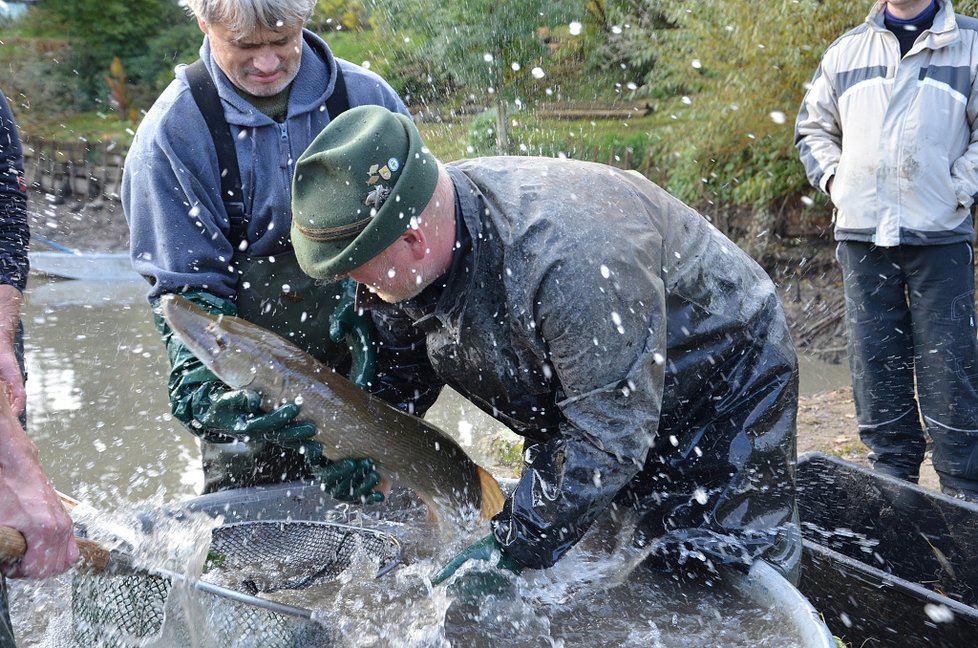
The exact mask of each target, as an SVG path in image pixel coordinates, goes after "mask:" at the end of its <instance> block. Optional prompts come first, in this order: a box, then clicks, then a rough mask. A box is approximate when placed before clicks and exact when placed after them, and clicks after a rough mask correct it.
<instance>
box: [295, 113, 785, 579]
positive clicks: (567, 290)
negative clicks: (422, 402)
mask: <svg viewBox="0 0 978 648" xmlns="http://www.w3.org/2000/svg"><path fill="white" fill-rule="evenodd" d="M292 240H293V244H294V246H295V250H296V254H297V260H298V262H299V265H300V267H301V268H302V269H303V271H304V272H306V273H307V274H309V275H311V276H312V277H315V278H318V279H322V280H327V281H331V280H335V279H337V278H340V277H347V276H349V277H351V278H353V279H354V280H356V281H357V282H358V284H359V289H358V293H357V299H358V306H360V307H363V308H367V309H370V310H372V311H373V313H374V314H375V315H382V316H383V317H382V318H375V321H384V322H386V325H383V326H380V327H379V328H380V329H381V330H380V331H379V334H380V337H381V339H382V342H383V344H389V345H392V346H393V347H394V348H397V347H398V346H399V345H401V346H406V345H407V342H406V340H405V339H402V338H401V337H400V336H401V335H402V332H403V331H407V330H409V329H411V328H412V326H411V325H413V330H415V331H416V330H417V329H420V330H421V331H423V333H424V344H425V345H426V348H425V351H426V354H424V355H425V357H426V362H425V363H424V366H418V365H416V364H415V365H412V366H410V367H405V368H404V370H403V371H400V370H398V369H397V368H392V367H389V368H387V369H385V370H384V371H382V372H380V374H379V375H378V382H377V385H375V388H377V389H384V388H388V387H392V386H397V389H399V390H400V391H401V393H406V394H410V393H423V392H426V391H431V390H437V389H440V388H441V387H442V386H443V385H449V386H451V387H452V388H453V389H455V390H456V391H458V392H459V393H460V394H462V395H463V396H465V397H466V398H468V399H469V400H471V401H472V402H473V403H475V404H477V405H478V406H480V407H481V408H482V409H483V410H485V411H486V412H487V413H489V414H491V415H492V416H493V417H495V418H496V419H498V420H499V421H501V422H503V423H505V424H506V425H508V426H509V427H510V428H511V429H512V430H513V431H515V432H516V433H517V434H520V435H521V436H523V437H524V438H525V443H526V452H525V453H524V462H525V463H524V466H523V472H522V476H521V478H520V480H519V482H518V485H517V486H516V489H515V491H514V492H513V494H512V495H511V496H510V497H509V498H508V499H507V502H506V505H505V507H504V508H503V510H502V512H500V513H499V514H498V515H496V516H495V517H494V518H493V520H492V533H491V535H489V536H487V537H486V538H483V539H481V540H479V541H477V542H475V543H474V544H472V545H470V546H469V547H468V548H466V549H465V550H464V551H462V552H461V554H459V556H458V557H456V559H455V560H453V561H452V562H451V563H449V565H448V566H446V568H445V569H443V570H442V571H441V572H440V573H439V574H438V575H437V576H436V577H435V578H434V581H435V582H436V583H437V582H441V581H443V580H445V579H446V578H448V577H449V576H451V575H452V573H453V572H454V571H455V570H456V569H457V568H458V567H459V566H460V565H461V564H463V563H465V562H466V561H468V560H472V559H480V560H489V559H491V558H492V557H494V556H499V557H500V558H499V560H498V562H497V563H495V565H496V566H502V567H506V568H508V569H509V570H511V571H519V570H520V569H521V568H543V567H548V566H550V565H553V564H554V563H555V562H556V561H557V560H558V559H559V558H560V557H561V556H562V555H563V554H564V553H565V552H567V551H568V550H569V549H570V548H571V547H572V546H573V545H574V544H575V543H576V542H577V541H578V540H579V539H580V538H581V537H582V536H583V534H584V533H585V531H586V530H587V529H588V527H590V526H591V524H592V523H593V522H594V521H595V519H596V518H597V517H598V516H599V515H600V514H601V513H602V512H604V511H605V510H606V509H608V508H609V507H611V506H612V505H618V507H619V510H620V511H621V510H626V511H630V513H629V514H628V515H630V516H632V519H633V520H634V522H635V524H636V531H635V534H634V542H635V543H637V544H639V545H646V544H649V543H655V544H654V546H655V547H656V550H655V551H654V555H655V556H656V559H655V560H654V562H655V563H656V564H658V565H660V566H663V567H669V566H675V565H677V564H678V562H679V560H681V558H680V557H682V556H690V555H701V556H703V557H704V564H713V565H715V564H719V563H726V564H735V565H740V566H744V567H747V566H749V565H750V564H751V562H752V561H754V560H755V559H758V558H763V559H765V560H768V561H769V562H771V563H772V564H773V565H774V566H776V567H777V568H779V569H780V570H781V571H782V572H783V573H784V574H785V575H786V576H788V577H789V578H790V579H792V580H794V581H797V576H798V565H799V562H798V561H799V558H800V549H801V543H800V534H799V529H798V523H797V513H796V507H795V486H794V471H793V465H794V461H795V415H796V410H797V389H798V386H797V362H796V358H795V352H794V348H793V346H792V343H791V340H790V338H789V335H788V330H787V327H786V324H785V319H784V314H783V312H782V309H781V305H780V303H779V301H778V298H777V295H776V292H775V288H774V285H773V284H772V282H771V280H770V279H769V278H768V277H767V275H766V274H765V273H764V271H763V270H761V268H760V267H759V266H758V265H757V264H756V263H755V262H754V261H753V260H751V258H750V257H749V256H748V255H746V254H745V253H744V252H742V251H741V250H739V249H738V248H737V247H736V246H735V245H734V244H733V243H731V242H730V241H729V240H728V239H727V238H725V237H724V236H723V235H722V234H721V233H720V232H718V231H717V230H716V229H715V228H714V227H712V226H711V225H710V224H709V223H708V222H707V221H706V220H704V219H703V218H702V217H701V216H700V215H699V214H697V213H696V212H695V211H693V210H692V209H690V208H689V207H687V206H686V205H684V204H682V203H681V202H680V201H678V200H676V199H675V198H673V197H672V196H670V195H669V194H668V193H666V192H665V191H664V190H663V189H661V188H660V187H658V186H656V185H655V184H653V183H652V182H649V181H648V180H647V179H645V178H644V177H641V176H640V175H639V174H637V173H634V172H628V171H622V170H620V169H616V168H613V167H610V166H605V165H601V164H592V163H585V162H578V161H573V160H556V159H546V158H530V157H494V158H479V159H472V160H464V161H459V162H453V163H451V164H447V165H446V164H441V163H439V162H438V161H437V160H436V159H435V158H434V157H433V156H432V154H431V153H430V152H429V151H428V150H427V149H426V148H425V146H424V144H423V143H422V141H421V138H420V136H419V134H418V131H417V129H416V128H415V126H414V124H413V122H412V121H411V120H410V119H408V118H405V117H404V116H402V115H398V114H395V113H392V112H390V111H387V110H385V109H383V108H379V107H366V106H365V107H361V108H355V109H352V110H350V111H348V112H347V113H344V114H343V115H341V116H340V117H339V118H337V119H336V120H334V121H333V122H331V123H330V124H329V125H328V126H327V127H326V128H325V130H324V131H323V132H322V133H320V134H319V135H318V136H317V137H316V138H315V139H314V140H313V142H312V144H311V145H310V146H309V148H308V149H307V150H306V151H305V153H303V155H302V156H301V157H300V158H299V160H298V161H297V163H296V172H295V176H294V180H293V223H292ZM417 413H419V414H423V413H424V412H423V411H419V412H417Z"/></svg>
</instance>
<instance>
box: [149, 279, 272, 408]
mask: <svg viewBox="0 0 978 648" xmlns="http://www.w3.org/2000/svg"><path fill="white" fill-rule="evenodd" d="M160 308H161V310H162V312H163V318H164V319H165V320H166V323H167V324H168V325H169V326H170V329H171V330H172V331H173V333H174V335H176V336H177V337H178V338H179V339H180V341H181V342H183V344H184V345H185V346H186V347H187V349H189V350H190V352H191V353H192V354H194V356H195V357H196V358H197V359H198V360H200V361H201V362H202V363H203V364H204V366H205V367H207V368H208V369H210V370H211V371H212V372H213V373H214V375H216V376H217V377H218V378H220V379H221V381H223V382H224V383H225V384H227V385H228V386H230V387H233V388H235V389H244V388H247V387H249V386H250V385H251V383H252V382H253V381H254V379H255V376H256V374H257V367H256V365H255V360H256V356H255V354H254V353H253V352H252V351H253V346H252V345H251V344H249V340H248V338H247V336H244V335H242V334H241V332H240V331H236V330H235V326H234V324H235V320H237V318H235V317H228V316H225V315H212V314H211V313H208V312H207V311H205V310H203V309H202V308H200V307H198V306H197V305H195V304H194V303H192V302H190V301H189V300H187V299H185V298H183V297H181V296H179V295H174V294H167V295H163V297H161V298H160Z"/></svg>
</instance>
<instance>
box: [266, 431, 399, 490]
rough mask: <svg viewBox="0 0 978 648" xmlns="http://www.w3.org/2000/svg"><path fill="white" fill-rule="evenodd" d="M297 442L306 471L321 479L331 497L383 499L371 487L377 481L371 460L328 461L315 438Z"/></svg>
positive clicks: (377, 477) (376, 473) (378, 479)
mask: <svg viewBox="0 0 978 648" xmlns="http://www.w3.org/2000/svg"><path fill="white" fill-rule="evenodd" d="M283 445H290V444H288V443H284V444H283ZM298 445H299V446H301V451H302V455H303V457H304V458H305V460H306V466H307V467H308V468H309V471H310V472H311V473H312V475H313V477H315V478H316V479H317V480H319V481H320V482H322V484H323V487H324V489H325V491H326V492H327V493H328V494H329V495H330V496H331V497H333V498H335V499H338V500H340V501H343V502H354V503H358V504H375V503H377V502H382V501H383V500H384V494H383V493H379V492H377V491H375V490H374V487H375V486H376V485H377V484H379V483H380V473H378V472H377V471H376V470H374V462H373V461H372V460H371V459H340V460H339V461H330V460H329V459H327V458H325V457H323V447H322V445H321V444H319V443H317V442H316V441H312V440H311V439H310V440H307V441H303V442H301V443H299V444H298ZM291 447H296V445H291Z"/></svg>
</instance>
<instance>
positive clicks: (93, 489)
mask: <svg viewBox="0 0 978 648" xmlns="http://www.w3.org/2000/svg"><path fill="white" fill-rule="evenodd" d="M145 290H146V284H145V283H144V282H142V281H141V280H135V281H118V282H108V281H106V282H85V281H44V280H40V281H39V280H37V278H36V277H33V276H32V282H31V285H30V288H29V289H28V291H27V293H26V302H25V308H24V324H25V329H26V351H27V365H28V374H29V377H28V382H27V391H28V420H29V433H30V435H31V437H32V438H33V439H34V441H35V443H36V444H37V445H38V448H39V450H40V454H41V460H42V464H43V466H44V468H45V471H46V472H47V474H48V476H49V477H50V478H51V480H52V482H53V483H54V485H55V487H56V488H57V489H58V490H60V491H62V492H65V493H68V494H71V495H73V496H75V497H76V498H78V499H81V500H83V501H85V502H86V503H87V504H90V505H92V506H93V507H94V508H95V509H96V510H98V511H103V512H105V513H107V514H112V513H113V512H122V513H123V514H126V513H129V514H131V513H132V512H133V511H135V510H139V509H140V508H142V509H145V508H147V507H154V506H160V505H163V504H172V503H175V502H179V501H183V500H187V499H190V498H193V497H195V496H196V495H197V493H198V492H199V491H200V488H201V484H202V480H201V475H200V467H199V466H200V464H199V461H200V459H199V450H198V446H197V444H196V441H195V439H194V438H193V437H192V436H191V435H190V434H188V433H187V432H186V431H184V430H183V428H182V426H181V425H180V423H179V422H177V421H175V420H174V419H173V418H172V417H171V416H170V415H169V408H168V402H167V395H166V380H167V363H166V359H165V357H164V350H163V346H162V344H161V342H160V340H159V336H158V335H157V333H156V331H155V329H154V327H153V324H152V321H151V318H150V312H149V307H148V305H147V303H146V301H145V298H144V294H145ZM803 367H804V369H803V374H802V388H803V390H812V389H814V390H816V391H817V390H821V389H825V388H833V387H838V386H840V385H841V384H844V383H843V382H841V381H847V380H848V374H847V373H846V372H845V367H844V366H843V367H841V368H840V367H833V366H828V368H827V371H835V372H836V373H835V374H833V375H835V376H837V377H832V378H828V379H827V380H828V381H829V382H828V383H827V382H825V380H821V382H820V381H819V380H808V379H807V376H809V375H813V374H815V373H816V372H817V371H818V370H819V369H820V365H818V364H817V363H811V362H806V364H805V365H803ZM839 369H841V372H839V371H838V370H839ZM833 381H835V382H833ZM826 385H828V386H827V387H826ZM428 418H429V419H431V420H432V421H433V422H434V423H435V424H436V425H438V426H440V427H442V428H443V429H445V430H446V431H449V432H452V433H455V434H457V435H458V437H459V438H460V441H461V443H462V444H463V446H466V447H467V449H468V450H469V451H470V454H472V455H473V457H474V458H475V459H476V461H477V462H479V463H482V464H483V465H485V466H486V467H487V468H489V469H490V470H492V471H494V472H497V474H500V473H499V471H500V470H501V469H500V468H499V467H497V466H494V465H493V463H492V460H491V459H490V456H491V455H490V454H489V453H488V448H487V447H486V446H485V445H480V444H479V443H475V442H474V441H473V437H474V436H476V435H475V434H473V433H474V432H475V431H478V436H483V433H484V432H485V431H486V430H492V431H493V432H494V434H495V436H499V435H505V434H507V433H506V432H505V430H504V428H502V426H501V425H500V424H499V423H497V422H496V421H494V420H493V419H491V418H489V417H488V416H486V415H484V414H482V413H481V412H480V411H479V410H477V409H476V408H474V407H473V406H471V405H469V404H468V403H467V402H466V401H464V400H463V399H461V398H460V397H458V396H457V395H456V394H454V393H449V394H445V395H443V397H442V398H441V399H439V402H438V403H437V404H436V406H435V407H434V408H433V409H432V411H431V412H429V415H428ZM502 476H509V475H506V474H505V473H503V475H502ZM570 565H571V562H570V561H568V568H569V567H570ZM592 567H593V566H592ZM592 567H589V570H591V571H592V572H593V571H594V570H593V569H592ZM428 568H429V569H430V568H431V566H430V565H429V566H428ZM411 574H412V572H411V571H410V570H404V573H403V574H402V575H400V576H398V578H400V579H401V580H402V581H403V587H404V590H403V591H404V592H415V594H417V591H418V588H419V587H420V585H419V582H420V581H419V577H418V574H417V573H414V576H413V577H412V576H411ZM412 578H413V580H411V579H412ZM405 579H406V580H405ZM396 580H397V579H391V582H396ZM565 580H566V578H565ZM11 585H12V588H11V600H12V603H13V608H14V615H15V616H14V620H15V627H18V628H19V631H18V633H19V635H20V637H21V640H22V643H23V644H24V645H43V646H59V645H62V644H59V643H57V642H55V643H31V641H32V639H33V640H37V639H38V637H37V636H33V637H32V635H37V634H38V633H44V632H50V627H49V625H50V624H48V623H46V622H43V621H42V619H43V618H46V615H49V614H58V613H61V614H64V608H65V602H64V598H63V597H64V590H63V587H64V583H63V582H62V589H61V590H60V593H59V590H57V589H45V588H46V586H45V585H43V584H42V585H38V584H24V583H21V582H17V583H11ZM552 585H553V584H552V583H550V589H549V590H547V589H546V588H541V584H539V583H537V584H536V586H534V585H533V584H532V583H531V584H526V583H522V584H521V586H522V587H524V588H525V591H524V593H523V595H522V597H523V598H522V599H521V600H524V603H525V606H529V607H524V608H521V609H524V611H525V610H527V609H533V607H534V606H539V605H540V604H541V602H540V598H541V597H544V596H550V595H551V594H552ZM534 587H536V589H534ZM545 591H550V592H551V594H545V593H544V592H545ZM609 591H611V590H609ZM429 594H430V593H429V592H427V591H425V592H423V596H422V598H429ZM578 594H579V593H573V595H572V594H571V593H568V594H567V597H568V598H567V599H566V600H563V601H559V602H553V601H551V603H552V604H553V606H554V611H553V614H550V615H543V616H539V615H537V616H534V615H530V616H531V617H532V619H531V618H529V617H528V618H527V620H526V623H540V624H543V626H547V627H546V628H545V627H543V626H540V627H538V628H536V631H539V632H540V633H543V634H542V635H541V636H543V635H546V637H548V638H549V639H548V643H547V644H546V645H561V646H563V645H575V644H577V641H578V639H580V637H577V638H576V639H575V635H574V632H578V630H573V629H574V628H578V629H580V630H579V631H580V632H581V633H584V634H583V635H582V636H584V637H587V636H589V633H593V631H594V630H593V628H594V627H598V628H599V629H600V628H601V627H602V626H600V624H599V626H593V622H594V619H590V618H589V615H591V614H592V612H594V611H595V610H599V609H600V610H605V611H607V612H609V614H610V613H611V612H615V611H616V610H618V611H620V610H621V609H622V607H623V606H625V605H626V604H627V599H628V597H630V596H635V595H640V596H643V597H648V596H651V595H652V593H649V592H644V591H643V592H640V593H638V594H636V591H634V590H633V589H632V590H625V594H624V599H615V598H614V597H611V598H604V599H601V601H602V602H601V603H600V605H599V604H598V603H597V602H595V603H594V605H593V606H592V605H591V604H582V603H581V601H583V600H584V599H582V598H581V597H580V596H579V595H578ZM389 597H390V593H389V592H388V593H387V594H382V593H381V592H379V591H377V590H371V591H368V592H367V593H365V594H362V596H361V598H360V599H358V600H360V602H361V604H362V605H368V603H369V601H370V600H375V601H377V600H381V599H385V600H386V599H389ZM18 599H19V601H20V602H19V603H18ZM364 601H367V602H364ZM526 601H529V602H526ZM28 602H29V603H28ZM570 602H574V604H573V605H572V604H571V603H570ZM355 604H356V603H354V605H355ZM418 605H420V604H418ZM440 605H444V601H442V603H440ZM713 605H714V607H712V608H711V607H708V606H707V607H706V608H702V609H704V610H706V611H705V614H707V615H718V614H722V613H723V606H724V604H723V603H722V602H714V603H713ZM416 607H417V606H416ZM701 607H702V606H701ZM717 610H719V611H717ZM437 612H440V613H442V614H443V613H444V607H442V608H441V609H440V610H437V611H436V613H437ZM402 613H403V610H402ZM499 613H500V614H504V613H505V614H508V613H512V610H509V611H508V612H507V611H506V610H501V611H500V612H499ZM611 616H612V617H613V616H614V614H611ZM640 616H641V615H640ZM538 617H539V618H538ZM551 617H552V618H551ZM646 617H648V615H646ZM646 617H642V618H637V617H636V618H635V619H633V620H632V621H634V624H632V623H631V621H630V622H629V623H628V624H625V626H622V625H621V624H619V625H618V626H616V627H615V628H611V627H605V628H604V630H605V631H607V632H609V633H612V634H615V633H621V634H620V635H618V634H616V635H615V636H616V641H615V642H614V643H615V644H619V643H621V644H628V643H631V642H632V641H633V640H635V641H637V642H639V643H641V642H646V643H644V644H643V645H662V646H665V645H672V644H670V643H668V641H665V640H663V639H662V636H664V635H663V634H662V631H663V628H664V627H669V626H670V624H672V620H671V619H672V617H668V616H666V617H656V618H652V617H648V618H646ZM629 618H630V617H629ZM711 618H712V617H711ZM553 619H562V621H561V623H562V625H563V627H565V628H570V630H567V632H566V633H564V634H561V633H557V632H554V633H552V632H550V630H549V629H548V628H549V624H551V623H552V622H553ZM483 620H485V619H483ZM762 622H764V623H770V622H772V621H771V620H770V619H768V620H763V619H762ZM383 623H385V624H388V625H390V624H393V625H403V624H405V623H408V622H407V621H405V620H404V618H398V619H393V620H391V619H388V620H385V621H383ZM589 623H591V625H588V624H589ZM710 623H712V621H710ZM643 624H644V630H643V629H642V628H641V627H640V626H643ZM354 625H355V624H354ZM706 625H709V623H708V624H706ZM588 628H592V629H591V630H588ZM545 631H546V632H545ZM364 632H366V630H364ZM418 632H421V631H420V630H419V631H418ZM731 632H736V629H732V630H731ZM636 633H637V634H636ZM666 634H667V635H668V633H666ZM652 639H655V640H656V641H659V642H660V643H649V642H650V641H651V640H652ZM442 640H444V636H443V635H439V639H438V641H442ZM382 643H385V642H382ZM584 643H585V644H586V643H588V642H587V641H584ZM404 645H438V643H437V642H435V643H433V644H427V643H426V641H424V640H420V644H412V643H408V644H404ZM541 645H543V644H541ZM578 645H579V644H578ZM677 645H679V644H677ZM686 645H688V644H686ZM724 645H736V644H733V643H731V644H724ZM750 645H761V644H756V643H753V644H750ZM772 645H774V644H772Z"/></svg>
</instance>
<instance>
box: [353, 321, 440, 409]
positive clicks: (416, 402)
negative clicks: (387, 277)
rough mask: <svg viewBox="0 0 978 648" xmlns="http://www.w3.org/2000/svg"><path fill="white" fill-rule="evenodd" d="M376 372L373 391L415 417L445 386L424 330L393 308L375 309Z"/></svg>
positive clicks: (371, 385) (426, 407) (428, 406)
mask: <svg viewBox="0 0 978 648" xmlns="http://www.w3.org/2000/svg"><path fill="white" fill-rule="evenodd" d="M371 316H372V317H373V321H374V328H375V329H376V333H377V374H376V375H375V376H374V380H373V381H372V382H371V384H370V393H372V394H373V395H374V396H379V397H380V398H383V399H384V400H385V401H387V402H388V403H390V404H391V405H394V406H395V407H398V408H400V409H402V410H404V411H405V412H408V413H410V414H414V415H415V416H424V413H425V412H427V411H428V408H430V407H431V406H432V405H433V404H434V402H435V399H437V398H438V394H439V393H441V388H442V387H443V386H444V384H445V383H444V381H442V380H441V379H440V378H439V377H438V375H437V374H436V373H435V370H434V369H433V368H432V366H431V363H430V362H429V361H428V347H427V344H426V341H425V335H424V332H422V331H421V330H420V329H418V328H417V327H415V326H414V324H413V323H412V322H411V321H410V319H408V318H407V317H404V316H401V315H397V314H396V313H395V312H393V311H386V310H372V311H371Z"/></svg>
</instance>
